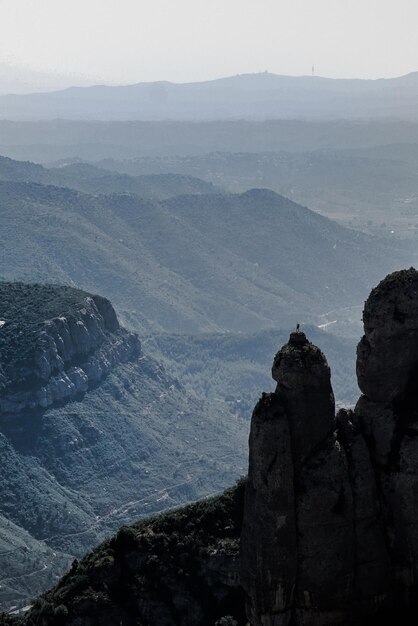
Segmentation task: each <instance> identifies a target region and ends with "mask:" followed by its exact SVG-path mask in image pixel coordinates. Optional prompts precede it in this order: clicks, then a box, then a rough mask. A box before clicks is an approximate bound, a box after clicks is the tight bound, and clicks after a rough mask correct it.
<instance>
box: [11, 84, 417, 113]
mask: <svg viewBox="0 0 418 626" xmlns="http://www.w3.org/2000/svg"><path fill="white" fill-rule="evenodd" d="M417 111H418V73H411V74H408V75H406V76H401V77H399V78H392V79H380V80H349V79H330V78H321V77H316V76H300V77H293V76H280V75H275V74H269V73H267V72H265V73H262V74H242V75H237V76H233V77H228V78H222V79H218V80H213V81H207V82H197V83H184V84H176V83H169V82H164V81H162V82H156V83H138V84H135V85H126V86H119V87H109V86H100V85H97V86H92V87H88V88H85V87H71V88H69V89H66V90H63V91H56V92H53V93H40V94H30V95H3V96H0V118H3V119H9V120H48V119H59V118H61V119H73V120H160V121H165V120H195V121H197V120H219V119H223V120H228V119H252V120H264V119H305V120H315V119H318V120H321V119H322V120H324V119H327V120H330V119H369V118H374V119H391V118H392V119H405V120H415V121H416V120H417V119H418V112H417Z"/></svg>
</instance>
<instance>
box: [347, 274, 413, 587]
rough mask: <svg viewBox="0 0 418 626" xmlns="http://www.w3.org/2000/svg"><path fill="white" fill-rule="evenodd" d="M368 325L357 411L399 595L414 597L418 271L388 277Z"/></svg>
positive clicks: (371, 305) (372, 301)
mask: <svg viewBox="0 0 418 626" xmlns="http://www.w3.org/2000/svg"><path fill="white" fill-rule="evenodd" d="M363 319H364V336H363V338H362V340H361V341H360V344H359V346H358V350H357V377H358V383H359V386H360V389H361V391H362V392H363V395H362V396H361V398H360V400H359V401H358V403H357V406H356V410H355V413H356V418H357V420H358V421H359V422H360V424H361V425H362V428H363V430H364V434H365V437H366V439H367V441H369V442H370V445H369V449H370V455H371V459H372V462H373V466H374V470H375V476H376V480H377V485H378V488H379V497H380V507H381V509H382V520H383V523H384V528H385V536H386V543H387V546H388V550H389V552H390V558H391V561H392V565H393V572H394V577H395V592H396V593H398V595H399V594H400V596H401V597H402V598H405V597H406V598H407V597H408V595H409V591H410V590H411V589H412V588H413V587H416V586H417V585H418V272H417V271H416V270H415V269H413V268H411V269H409V270H403V271H400V272H395V273H393V274H390V275H389V276H387V277H386V278H385V279H384V280H383V281H382V282H381V283H380V284H379V285H378V286H377V287H376V288H375V289H373V291H372V292H371V294H370V296H369V298H368V300H367V301H366V304H365V307H364V314H363ZM402 589H403V590H404V591H402ZM405 589H406V591H407V593H406V594H405Z"/></svg>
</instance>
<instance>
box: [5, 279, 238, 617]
mask: <svg viewBox="0 0 418 626" xmlns="http://www.w3.org/2000/svg"><path fill="white" fill-rule="evenodd" d="M0 322H1V323H0V367H1V375H2V381H1V389H0V407H1V410H0V609H8V608H10V607H12V606H16V605H18V606H19V607H20V606H25V605H27V604H29V603H30V599H31V598H33V597H36V596H37V595H39V593H42V592H43V591H45V589H47V588H49V587H51V586H52V585H53V584H55V582H56V581H57V579H58V577H59V576H60V575H61V574H62V573H63V571H65V570H66V569H67V568H68V565H69V563H71V561H72V560H73V559H74V558H75V557H77V558H80V557H82V556H83V555H84V554H86V552H88V551H89V550H91V549H92V547H93V546H95V545H97V544H98V543H99V542H101V541H103V540H104V539H105V538H106V537H109V536H111V535H112V534H113V533H114V532H116V531H117V529H118V528H120V527H121V526H122V525H123V524H130V523H132V522H134V521H135V520H137V519H138V518H142V517H145V516H149V515H153V514H155V513H157V512H159V511H161V510H162V509H165V508H167V507H173V506H178V505H180V504H185V503H187V502H191V501H195V500H197V499H199V498H201V497H203V496H205V495H206V494H208V493H216V492H218V491H220V490H221V489H223V488H225V486H227V485H229V484H231V482H232V481H233V480H234V478H235V477H236V476H237V475H239V474H240V473H241V467H243V465H244V454H245V438H246V424H247V423H246V422H244V421H243V420H241V419H240V418H239V417H232V416H231V414H230V413H228V412H226V411H224V410H222V408H219V405H218V404H217V405H216V410H215V409H214V405H212V404H210V403H209V402H206V401H205V400H203V399H202V398H201V397H199V396H198V394H195V393H191V392H189V391H188V390H186V389H185V388H184V387H182V386H181V385H180V383H179V382H178V380H176V379H175V378H173V377H171V376H170V375H169V374H168V373H167V372H166V371H165V370H164V368H163V367H162V366H161V365H159V363H158V362H156V361H155V360H153V359H152V358H150V357H149V356H148V355H146V354H144V353H142V351H141V348H140V345H139V341H138V339H137V337H136V335H133V334H132V333H129V332H128V331H126V330H125V329H123V328H122V327H120V326H119V324H118V321H117V319H116V316H115V313H114V310H113V308H112V306H111V304H110V303H109V302H108V301H107V300H104V299H103V298H100V297H97V296H93V295H91V294H88V293H86V292H83V291H80V290H77V289H73V288H70V287H63V286H53V285H52V286H51V285H26V284H22V283H1V282H0ZM3 322H4V323H3ZM212 564H213V559H212V558H208V559H207V563H206V569H207V579H208V580H209V579H211V580H212V579H213V578H214V576H215V574H214V573H213V572H212V569H211V568H212ZM235 569H237V563H236V565H235ZM215 571H218V568H215ZM228 571H229V570H228ZM228 575H229V574H228ZM231 576H233V575H232V574H231ZM211 577H212V578H211ZM235 578H236V575H235ZM179 601H180V600H179ZM104 612H106V610H104ZM118 623H119V622H118Z"/></svg>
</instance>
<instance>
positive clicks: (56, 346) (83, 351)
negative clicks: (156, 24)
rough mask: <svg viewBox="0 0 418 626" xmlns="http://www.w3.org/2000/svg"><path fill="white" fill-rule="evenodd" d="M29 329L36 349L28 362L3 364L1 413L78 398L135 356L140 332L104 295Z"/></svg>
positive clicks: (139, 347) (0, 372)
mask: <svg viewBox="0 0 418 626" xmlns="http://www.w3.org/2000/svg"><path fill="white" fill-rule="evenodd" d="M22 332H27V333H28V341H30V342H31V343H32V344H33V348H32V350H31V351H30V352H29V353H28V357H27V359H26V360H25V362H24V367H22V366H21V367H20V368H17V369H16V370H15V371H13V370H10V368H9V375H8V376H6V374H5V373H4V372H2V371H1V369H0V413H1V414H4V415H13V414H17V413H20V412H21V411H23V410H27V409H34V408H41V409H45V408H47V407H49V406H51V405H52V404H55V403H57V402H66V401H69V400H72V399H74V398H75V397H77V396H78V395H79V394H80V393H84V392H85V391H87V389H88V388H89V386H90V385H92V384H96V383H97V382H99V381H100V380H101V379H102V378H103V377H104V376H105V375H106V374H108V373H109V371H110V370H111V368H112V367H113V366H114V365H116V364H117V363H119V362H124V361H127V360H130V359H134V358H137V357H138V356H139V355H140V352H141V346H140V342H139V339H138V337H137V335H135V334H134V333H129V332H127V331H126V330H125V329H122V328H121V327H120V326H119V322H118V320H117V317H116V313H115V311H114V309H113V307H112V305H111V304H110V302H109V301H108V300H106V299H105V298H102V297H101V296H86V297H85V298H84V299H83V300H82V301H81V302H80V303H79V305H78V306H77V307H75V308H73V309H72V310H71V311H70V312H69V313H66V312H65V311H64V312H63V313H62V315H60V316H59V317H54V318H52V319H47V320H45V321H44V322H43V323H42V324H40V325H39V324H38V325H37V326H36V328H35V329H33V330H32V329H30V328H29V329H28V330H27V331H26V329H25V331H22V330H19V329H17V330H16V333H22Z"/></svg>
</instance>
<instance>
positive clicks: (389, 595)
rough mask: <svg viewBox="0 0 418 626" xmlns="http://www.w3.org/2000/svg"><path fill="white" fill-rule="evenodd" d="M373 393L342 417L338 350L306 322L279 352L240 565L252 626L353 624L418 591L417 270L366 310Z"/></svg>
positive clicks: (361, 360)
mask: <svg viewBox="0 0 418 626" xmlns="http://www.w3.org/2000/svg"><path fill="white" fill-rule="evenodd" d="M357 376H358V382H359V386H360V389H361V391H362V392H363V395H362V396H361V398H360V400H359V401H358V403H357V406H356V408H355V410H354V411H348V410H341V411H340V412H339V413H338V415H337V418H336V419H335V417H334V415H335V413H334V401H333V395H332V389H331V384H330V372H329V368H328V366H327V363H326V360H325V357H324V356H323V354H322V353H321V352H320V350H319V349H318V348H316V347H315V346H313V345H312V344H311V343H309V341H308V340H307V339H306V337H305V336H304V334H303V333H292V334H291V336H290V339H289V343H288V344H287V345H285V346H284V347H283V348H282V349H281V350H280V352H279V353H278V354H277V355H276V357H275V360H274V364H273V378H274V379H275V380H276V381H277V388H276V391H275V392H274V393H273V394H264V395H263V397H262V398H261V400H260V401H259V403H258V404H257V406H256V408H255V410H254V414H253V417H252V423H251V434H250V458H249V475H248V485H247V489H246V500H245V509H244V521H243V531H242V538H241V576H242V584H243V586H244V589H245V591H246V595H247V614H248V618H249V620H250V623H251V625H252V626H282V625H283V626H284V625H287V624H289V623H292V624H296V625H299V624H300V625H304V626H308V625H312V626H323V625H324V626H325V625H328V624H344V623H348V622H350V621H353V620H356V619H360V617H364V616H366V615H370V614H372V613H378V612H379V611H382V610H387V608H389V607H395V608H396V609H399V610H410V609H411V607H412V606H413V605H416V604H417V600H416V595H417V588H418V565H417V564H418V498H417V494H418V391H417V389H418V272H417V271H416V270H414V269H412V268H411V269H410V270H404V271H402V272H396V273H394V274H392V275H390V276H388V277H387V278H386V279H385V280H383V281H382V282H381V283H380V285H379V286H378V287H377V288H376V289H374V290H373V291H372V292H371V294H370V296H369V298H368V300H367V302H366V304H365V308H364V337H363V338H362V340H361V341H360V344H359V347H358V355H357Z"/></svg>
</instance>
